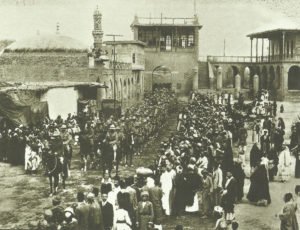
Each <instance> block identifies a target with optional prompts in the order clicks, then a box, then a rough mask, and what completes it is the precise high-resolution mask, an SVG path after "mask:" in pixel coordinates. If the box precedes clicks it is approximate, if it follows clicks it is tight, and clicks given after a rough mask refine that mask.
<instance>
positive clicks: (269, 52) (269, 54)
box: [268, 38, 271, 62]
mask: <svg viewBox="0 0 300 230" xmlns="http://www.w3.org/2000/svg"><path fill="white" fill-rule="evenodd" d="M270 57H271V40H270V38H269V50H268V62H270Z"/></svg>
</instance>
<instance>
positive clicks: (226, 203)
mask: <svg viewBox="0 0 300 230" xmlns="http://www.w3.org/2000/svg"><path fill="white" fill-rule="evenodd" d="M226 179H227V180H226V183H225V186H224V190H223V192H222V201H221V207H222V208H223V209H224V212H225V217H226V220H228V221H232V220H233V219H234V203H235V200H236V194H237V182H236V179H235V178H234V177H233V175H232V173H231V172H227V174H226Z"/></svg>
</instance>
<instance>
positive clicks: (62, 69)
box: [0, 8, 145, 114]
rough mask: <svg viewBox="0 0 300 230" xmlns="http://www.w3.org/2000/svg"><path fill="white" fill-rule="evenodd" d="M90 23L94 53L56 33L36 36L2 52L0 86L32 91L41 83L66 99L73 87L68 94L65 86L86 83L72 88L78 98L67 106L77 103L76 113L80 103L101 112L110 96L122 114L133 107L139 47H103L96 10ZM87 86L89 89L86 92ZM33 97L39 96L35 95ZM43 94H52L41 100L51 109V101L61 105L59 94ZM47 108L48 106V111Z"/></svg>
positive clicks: (140, 65) (139, 79)
mask: <svg viewBox="0 0 300 230" xmlns="http://www.w3.org/2000/svg"><path fill="white" fill-rule="evenodd" d="M93 19H94V30H93V31H92V35H93V38H94V43H93V50H89V49H88V47H86V46H85V45H83V44H82V43H81V42H79V41H78V40H76V39H74V38H71V37H68V36H64V35H61V34H60V33H59V27H57V31H56V34H50V35H49V34H48V35H41V34H37V35H35V36H33V37H30V38H28V39H24V40H20V41H16V42H14V43H12V44H10V45H9V46H7V47H6V48H5V49H4V51H3V52H1V54H0V81H2V82H11V83H18V84H27V85H30V86H32V85H34V84H35V83H36V86H37V87H40V88H43V90H44V88H45V87H43V86H42V85H43V84H44V83H45V85H49V82H52V83H53V84H52V85H55V88H58V89H62V90H63V91H64V90H65V91H66V95H71V94H68V93H67V91H68V90H69V91H70V92H71V91H72V90H73V89H70V88H72V87H68V89H67V87H65V85H68V86H70V85H78V83H79V82H85V83H84V85H85V86H84V87H80V89H79V88H78V87H75V88H74V87H73V88H74V90H75V91H76V93H75V94H76V95H77V96H76V99H75V100H72V104H74V103H75V102H76V101H78V103H79V105H78V108H79V107H80V103H81V102H84V103H85V102H86V101H87V100H88V101H90V102H91V107H93V111H94V112H97V111H98V110H100V109H101V102H102V100H103V99H113V98H114V95H116V97H115V98H116V99H117V100H118V101H120V102H122V105H123V107H124V108H126V107H128V106H131V105H134V104H135V103H138V102H139V101H140V100H141V99H142V95H143V93H144V87H143V83H144V77H143V71H144V62H145V61H144V46H145V45H144V43H142V42H138V41H123V42H119V43H118V44H112V43H109V42H107V44H106V46H105V45H103V31H102V15H101V13H100V11H99V10H98V8H97V9H96V10H95V12H94V14H93ZM114 45H115V47H116V53H117V55H116V56H117V59H116V62H115V67H116V71H115V73H116V74H115V77H114V64H113V63H114V62H113V54H112V53H111V50H112V46H114ZM114 79H115V82H114ZM96 82H98V83H100V84H98V86H99V85H105V86H106V88H101V87H95V84H93V83H96ZM72 83H74V84H72ZM89 83H90V85H92V87H88V84H89ZM101 83H102V84H101ZM114 83H115V84H114ZM37 87H35V88H37ZM22 91H24V89H23V90H22ZM35 91H39V90H38V89H35ZM48 91H49V92H50V91H51V93H49V92H48V94H49V95H50V94H51V95H50V96H51V97H50V96H49V97H44V98H47V99H49V98H50V99H51V103H52V101H55V100H56V99H55V95H57V98H58V99H57V100H58V101H59V98H60V100H61V101H63V99H64V98H61V95H62V94H61V91H60V90H54V89H53V87H52V88H51V90H50V89H49V90H48ZM69 91H68V92H69ZM52 92H55V93H52ZM72 93H73V91H72ZM46 94H47V93H46ZM75 94H74V95H75ZM50 99H49V100H50ZM51 103H50V101H49V108H50V107H51V106H50V104H51ZM66 103H67V101H66ZM75 104H76V106H75ZM75 104H74V105H72V108H73V109H72V114H73V112H74V108H75V107H76V108H77V102H76V103H75ZM65 107H66V108H67V106H65ZM70 111H71V110H70ZM50 113H51V111H49V114H50ZM66 113H67V112H66ZM53 114H54V113H53Z"/></svg>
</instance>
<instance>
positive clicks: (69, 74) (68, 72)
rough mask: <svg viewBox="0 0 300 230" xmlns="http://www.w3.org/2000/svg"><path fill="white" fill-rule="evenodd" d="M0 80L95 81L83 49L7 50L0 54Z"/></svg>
mask: <svg viewBox="0 0 300 230" xmlns="http://www.w3.org/2000/svg"><path fill="white" fill-rule="evenodd" d="M0 80H1V81H14V82H26V81H59V80H63V81H95V79H93V78H89V74H88V58H87V54H86V53H67V52H65V53H52V52H44V53H36V52H24V53H19V52H10V53H4V54H3V55H1V56H0Z"/></svg>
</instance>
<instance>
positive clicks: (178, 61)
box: [145, 48, 198, 94]
mask: <svg viewBox="0 0 300 230" xmlns="http://www.w3.org/2000/svg"><path fill="white" fill-rule="evenodd" d="M145 57H146V58H145V70H146V71H145V90H150V89H151V85H152V83H151V82H152V72H153V70H154V69H155V68H156V67H157V66H162V65H163V66H166V67H168V68H169V69H170V70H171V72H172V76H171V79H169V82H170V83H172V89H173V90H175V91H176V92H178V93H183V94H188V93H189V92H190V91H191V90H192V88H193V77H194V74H195V68H196V69H198V68H197V66H198V63H197V55H196V53H195V51H194V50H193V49H190V50H189V49H186V50H179V49H177V51H172V52H159V51H155V50H151V49H149V48H147V49H145ZM153 82H154V83H165V82H166V79H161V78H160V77H159V76H155V77H153Z"/></svg>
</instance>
